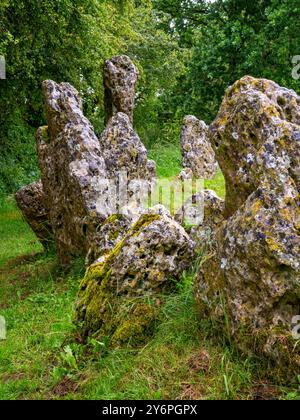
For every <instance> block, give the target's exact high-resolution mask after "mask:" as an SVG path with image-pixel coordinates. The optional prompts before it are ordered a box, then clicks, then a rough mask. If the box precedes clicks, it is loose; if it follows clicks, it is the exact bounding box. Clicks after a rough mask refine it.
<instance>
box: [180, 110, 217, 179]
mask: <svg viewBox="0 0 300 420" xmlns="http://www.w3.org/2000/svg"><path fill="white" fill-rule="evenodd" d="M181 152H182V164H183V167H184V168H185V169H184V170H183V171H182V173H181V174H180V177H181V178H182V179H186V178H189V177H192V176H194V177H196V178H207V179H210V178H213V177H214V176H215V173H216V171H217V168H218V164H217V162H216V160H215V154H214V151H213V149H212V147H211V145H210V141H209V138H208V127H207V125H206V124H205V122H204V121H200V120H198V119H197V118H196V117H194V116H192V115H188V116H186V117H185V118H184V121H183V127H182V130H181Z"/></svg>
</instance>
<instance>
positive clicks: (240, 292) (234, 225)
mask: <svg viewBox="0 0 300 420" xmlns="http://www.w3.org/2000/svg"><path fill="white" fill-rule="evenodd" d="M210 131H211V136H212V142H213V144H214V148H215V150H216V155H217V158H218V161H219V162H220V166H221V169H222V171H223V173H224V175H225V179H226V191H227V194H226V203H225V206H226V209H225V214H226V220H225V221H224V222H223V223H222V225H221V227H220V228H219V229H218V230H217V232H216V235H215V237H216V239H215V253H214V254H213V255H212V256H211V258H210V259H208V260H207V261H206V262H205V263H204V264H203V266H202V269H201V271H200V273H199V276H198V278H197V280H196V282H195V290H196V299H197V303H198V307H199V311H200V313H201V314H202V315H204V314H205V313H206V314H209V316H211V317H212V318H214V319H215V320H217V321H218V322H220V323H221V322H222V320H224V313H225V314H226V318H227V320H228V322H227V327H226V328H227V331H228V332H229V333H230V334H231V336H232V338H233V339H234V340H235V342H236V343H237V345H238V347H239V348H240V349H242V350H243V351H245V352H246V353H248V352H249V351H250V350H253V351H254V352H256V353H258V354H260V355H265V356H268V357H270V358H272V359H273V360H275V361H276V362H277V363H278V364H279V365H280V366H281V367H283V368H285V369H286V373H289V372H293V373H295V372H299V367H300V349H299V346H296V345H295V344H296V341H295V339H294V338H293V336H292V318H293V317H294V316H297V315H299V302H300V234H299V232H300V198H299V197H300V148H299V142H300V97H299V96H297V95H296V93H295V92H293V91H291V90H288V89H285V88H281V87H280V86H278V85H277V84H275V83H274V82H272V81H269V80H265V79H254V78H252V77H249V76H247V77H244V78H242V79H241V80H239V81H238V82H236V83H235V84H234V85H233V86H232V87H230V88H229V89H228V91H227V92H226V95H225V98H224V101H223V103H222V106H221V110H220V112H219V114H218V116H217V118H216V120H215V121H214V122H213V124H212V126H211V127H210Z"/></svg>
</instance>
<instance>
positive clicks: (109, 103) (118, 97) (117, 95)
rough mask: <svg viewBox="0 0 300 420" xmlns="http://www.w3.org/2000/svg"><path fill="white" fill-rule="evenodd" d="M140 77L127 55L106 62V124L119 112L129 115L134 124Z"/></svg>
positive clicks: (104, 80) (104, 71)
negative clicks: (137, 85) (136, 88)
mask: <svg viewBox="0 0 300 420" xmlns="http://www.w3.org/2000/svg"><path fill="white" fill-rule="evenodd" d="M138 75H139V73H138V70H137V68H136V66H135V65H134V64H133V63H132V61H131V60H130V58H129V57H127V56H126V55H120V56H115V57H112V58H111V59H109V60H106V61H105V63H104V70H103V82H104V107H105V115H106V123H108V121H109V120H110V118H111V117H112V116H113V115H114V114H116V113H117V112H123V113H124V114H126V115H128V117H129V120H130V122H131V124H132V123H133V109H134V99H135V85H136V82H137V80H138Z"/></svg>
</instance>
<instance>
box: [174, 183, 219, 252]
mask: <svg viewBox="0 0 300 420" xmlns="http://www.w3.org/2000/svg"><path fill="white" fill-rule="evenodd" d="M223 212H224V200H222V198H220V197H219V196H218V195H217V194H216V192H215V191H213V190H204V191H201V192H199V193H197V194H193V195H192V196H191V197H190V198H189V199H188V200H187V201H186V202H185V204H184V207H183V208H181V209H180V210H179V211H178V212H177V213H176V215H175V220H176V221H177V222H178V223H181V224H187V225H188V226H190V236H191V238H192V239H193V241H194V242H195V243H196V245H197V247H199V248H203V247H207V246H210V245H211V243H212V239H213V236H214V232H215V231H216V229H217V228H218V227H219V226H220V225H221V223H222V222H223V220H224V216H223Z"/></svg>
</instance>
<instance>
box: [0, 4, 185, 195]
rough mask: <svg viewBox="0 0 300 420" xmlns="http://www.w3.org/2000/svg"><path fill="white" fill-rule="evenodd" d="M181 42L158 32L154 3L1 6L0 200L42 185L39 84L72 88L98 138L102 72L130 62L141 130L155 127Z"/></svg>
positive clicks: (177, 67)
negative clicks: (137, 77)
mask: <svg viewBox="0 0 300 420" xmlns="http://www.w3.org/2000/svg"><path fill="white" fill-rule="evenodd" d="M177 49H178V48H177V45H176V42H174V41H173V40H171V38H170V36H169V35H168V34H166V33H165V32H164V31H162V30H160V29H158V28H157V27H156V17H155V14H154V12H153V10H152V4H151V1H150V0H143V1H141V2H135V1H133V0H127V1H123V2H119V1H113V0H83V1H82V0H60V1H53V0H7V1H5V2H4V3H3V2H1V6H0V55H4V56H5V59H6V65H7V69H6V75H7V79H6V80H0V89H1V91H0V93H1V94H0V156H1V157H0V167H1V172H0V193H1V190H2V192H4V191H14V190H16V189H17V188H18V187H20V186H21V185H22V184H25V183H27V182H30V181H32V180H33V179H36V178H37V177H38V170H37V164H36V157H35V151H34V136H33V134H34V131H35V130H36V128H37V127H38V126H40V125H43V124H44V117H43V110H42V97H41V82H42V81H43V80H45V79H53V80H55V81H57V82H61V81H68V82H70V83H71V84H73V85H74V86H75V87H76V88H77V89H78V90H79V91H80V93H81V95H82V97H83V98H84V108H85V112H86V114H87V116H88V117H89V118H90V119H91V121H92V123H93V124H94V126H95V129H96V131H98V132H100V131H101V130H102V128H103V123H102V121H103V104H102V103H103V86H102V74H101V73H102V66H103V62H104V60H105V59H107V58H109V57H110V56H112V55H115V54H124V53H126V54H128V55H130V56H131V58H132V59H133V60H134V61H135V62H136V64H137V65H138V67H139V69H140V73H141V82H140V88H139V91H138V92H137V97H138V98H137V104H138V109H137V112H136V124H137V127H141V126H143V125H145V124H147V125H149V126H151V124H152V125H153V124H155V123H157V114H158V108H159V107H158V106H157V103H158V96H157V91H158V89H162V90H163V91H167V90H168V89H170V88H171V86H172V83H175V80H176V76H177V73H178V72H179V71H180V68H181V64H180V61H179V60H178V57H177Z"/></svg>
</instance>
